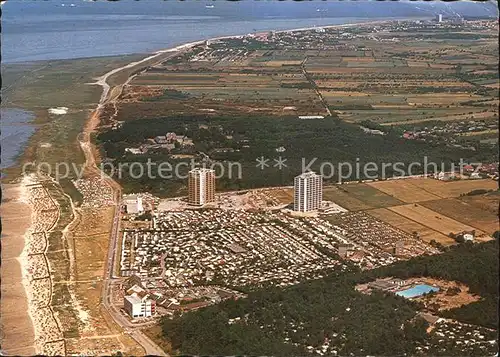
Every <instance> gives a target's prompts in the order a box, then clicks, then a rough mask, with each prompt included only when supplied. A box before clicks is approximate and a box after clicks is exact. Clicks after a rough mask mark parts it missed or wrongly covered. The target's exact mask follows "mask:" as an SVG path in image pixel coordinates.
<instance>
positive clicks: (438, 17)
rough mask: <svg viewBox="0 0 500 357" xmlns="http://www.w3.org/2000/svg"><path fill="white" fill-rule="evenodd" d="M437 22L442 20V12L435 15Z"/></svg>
mask: <svg viewBox="0 0 500 357" xmlns="http://www.w3.org/2000/svg"><path fill="white" fill-rule="evenodd" d="M437 22H443V14H439V15H437Z"/></svg>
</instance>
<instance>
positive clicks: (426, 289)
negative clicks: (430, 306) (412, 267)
mask: <svg viewBox="0 0 500 357" xmlns="http://www.w3.org/2000/svg"><path fill="white" fill-rule="evenodd" d="M431 291H439V288H436V287H434V286H430V285H425V284H419V285H415V286H414V287H413V288H410V289H406V290H401V291H398V292H397V293H396V295H398V296H402V297H404V298H407V299H411V298H414V297H417V296H422V295H424V294H427V293H430V292H431Z"/></svg>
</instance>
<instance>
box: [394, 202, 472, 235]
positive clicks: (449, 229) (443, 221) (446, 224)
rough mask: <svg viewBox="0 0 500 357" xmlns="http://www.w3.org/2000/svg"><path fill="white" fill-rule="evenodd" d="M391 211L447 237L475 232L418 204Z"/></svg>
mask: <svg viewBox="0 0 500 357" xmlns="http://www.w3.org/2000/svg"><path fill="white" fill-rule="evenodd" d="M389 210H391V211H393V212H396V213H397V214H400V215H402V216H404V217H406V218H408V219H411V220H413V221H415V222H417V223H419V224H422V225H424V226H426V227H429V228H430V229H433V230H435V231H437V232H439V233H442V234H445V235H447V234H450V233H455V234H456V233H460V232H463V231H472V230H474V228H473V227H471V226H469V225H466V224H464V223H461V222H458V221H455V220H454V219H451V218H448V217H446V216H444V215H442V214H439V213H437V212H435V211H433V210H430V209H428V208H426V207H424V206H421V205H419V204H417V203H413V204H408V205H404V206H395V207H390V208H389Z"/></svg>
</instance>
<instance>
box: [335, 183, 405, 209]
mask: <svg viewBox="0 0 500 357" xmlns="http://www.w3.org/2000/svg"><path fill="white" fill-rule="evenodd" d="M338 189H339V190H341V191H343V192H345V193H347V194H348V195H349V196H351V197H353V198H356V199H358V200H359V201H361V202H362V203H363V204H365V205H367V206H369V207H373V208H379V207H389V206H397V205H401V204H403V202H401V201H399V200H398V199H396V198H394V197H392V196H390V195H388V194H386V193H384V192H382V191H380V190H377V189H375V188H373V187H371V186H369V185H367V184H364V183H360V184H347V185H341V186H338ZM340 205H341V206H342V204H340Z"/></svg>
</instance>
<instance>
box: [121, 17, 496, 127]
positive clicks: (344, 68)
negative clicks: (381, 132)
mask: <svg viewBox="0 0 500 357" xmlns="http://www.w3.org/2000/svg"><path fill="white" fill-rule="evenodd" d="M496 32H497V29H496V28H495V25H494V24H492V23H488V22H470V23H468V24H466V25H462V26H454V25H449V26H441V27H440V26H436V25H433V24H423V23H420V22H418V21H417V22H413V21H406V22H405V21H403V22H391V23H380V24H372V25H364V26H362V27H356V28H334V27H333V28H327V29H326V30H324V31H315V30H310V31H302V32H284V33H278V32H272V33H266V34H258V35H256V36H248V37H241V38H233V39H227V40H209V41H206V42H205V43H203V44H202V45H200V46H197V47H195V49H194V50H193V51H191V52H190V53H188V54H185V55H182V56H179V57H177V58H174V59H171V60H168V61H165V62H163V63H161V64H157V65H155V66H153V67H150V68H149V69H147V70H146V71H144V72H142V73H139V74H138V75H137V76H136V77H134V78H133V80H132V81H131V82H130V84H129V86H127V88H126V90H125V91H124V93H123V95H122V98H121V99H122V104H121V107H122V110H120V113H119V115H118V120H130V119H136V118H137V116H138V114H139V113H142V115H140V116H141V117H151V116H150V115H154V114H153V113H154V112H155V113H160V112H161V113H163V114H165V113H166V112H167V113H168V112H170V111H177V113H178V112H179V111H182V112H183V113H189V114H195V113H199V112H204V111H205V112H206V111H210V112H211V113H220V112H221V111H224V113H226V114H227V113H235V114H236V113H239V114H241V113H253V114H267V115H269V114H272V115H280V116H281V115H287V114H295V115H328V114H329V113H331V114H333V115H337V116H338V117H340V118H342V119H344V120H346V121H349V122H355V123H358V122H361V121H364V120H370V121H373V122H377V123H381V124H390V123H393V122H394V123H404V122H419V121H423V120H430V119H438V120H466V119H470V118H473V117H474V118H477V117H481V118H482V119H487V120H492V121H494V120H496V118H498V107H497V105H496V104H495V103H496V101H497V100H498V91H495V88H496V86H497V83H498V68H497V62H498V56H497V51H498V37H497V35H496ZM471 33H473V34H474V36H470V35H471ZM450 36H452V37H453V40H449V37H450ZM477 37H481V39H482V41H477ZM165 89H169V90H175V91H178V92H181V93H183V97H178V98H172V97H168V96H163V95H162V93H163V91H164V90H165ZM151 96H153V97H154V98H155V99H154V100H151Z"/></svg>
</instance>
